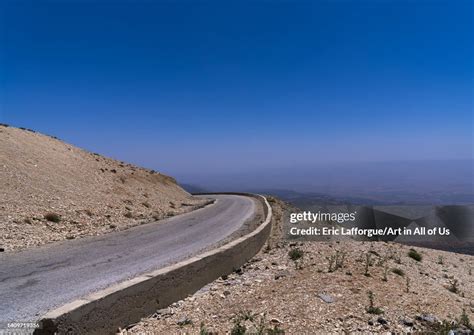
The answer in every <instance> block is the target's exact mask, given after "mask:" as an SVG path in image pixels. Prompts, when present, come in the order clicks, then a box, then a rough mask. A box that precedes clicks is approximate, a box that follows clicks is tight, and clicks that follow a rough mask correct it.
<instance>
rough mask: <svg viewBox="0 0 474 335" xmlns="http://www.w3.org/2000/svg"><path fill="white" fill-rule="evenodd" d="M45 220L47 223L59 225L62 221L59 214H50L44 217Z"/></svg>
mask: <svg viewBox="0 0 474 335" xmlns="http://www.w3.org/2000/svg"><path fill="white" fill-rule="evenodd" d="M44 218H45V219H46V220H47V221H50V222H55V223H59V222H60V221H61V216H60V215H59V214H57V213H53V212H49V213H46V214H45V215H44Z"/></svg>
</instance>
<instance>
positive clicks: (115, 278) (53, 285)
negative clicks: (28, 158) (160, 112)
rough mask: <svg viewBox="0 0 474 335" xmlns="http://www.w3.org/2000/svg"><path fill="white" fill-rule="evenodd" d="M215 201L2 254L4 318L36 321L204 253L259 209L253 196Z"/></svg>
mask: <svg viewBox="0 0 474 335" xmlns="http://www.w3.org/2000/svg"><path fill="white" fill-rule="evenodd" d="M207 197H212V198H215V199H217V201H216V202H215V203H214V204H213V205H209V206H207V207H205V208H202V209H199V210H196V211H193V212H190V213H187V214H182V215H179V216H176V217H173V218H169V219H166V220H163V221H160V222H159V223H150V224H146V225H141V226H137V227H133V228H130V229H127V230H124V231H121V232H114V233H109V234H107V235H103V236H96V237H89V238H83V239H78V240H74V241H65V242H62V243H58V244H52V245H49V246H48V245H47V246H44V247H40V248H33V249H31V250H26V251H21V252H14V253H1V254H0V328H1V323H2V322H11V321H17V322H18V321H36V320H37V319H38V318H39V317H40V316H42V315H44V314H45V313H46V312H47V311H49V310H51V309H54V308H57V307H59V306H61V305H63V304H65V303H68V302H70V301H72V300H75V299H77V298H81V297H84V296H86V295H88V294H90V293H92V292H95V291H98V290H100V289H103V288H106V287H108V286H110V285H112V284H116V283H118V282H121V281H124V280H126V279H129V278H133V277H136V276H138V275H140V274H142V273H145V272H149V271H153V270H156V269H159V268H162V267H165V266H167V265H170V264H172V263H175V262H178V261H181V260H184V259H186V258H189V257H191V256H194V255H196V254H198V253H199V252H200V251H203V250H204V249H206V248H208V247H209V246H212V245H215V244H216V243H217V242H219V241H221V240H222V239H224V238H225V237H226V236H228V235H230V234H231V233H233V232H234V231H236V230H237V229H239V228H240V227H241V226H242V224H243V223H244V222H245V221H247V220H248V219H251V218H252V217H253V216H254V215H255V211H256V206H255V202H254V200H253V199H251V198H248V197H244V196H237V195H212V196H207Z"/></svg>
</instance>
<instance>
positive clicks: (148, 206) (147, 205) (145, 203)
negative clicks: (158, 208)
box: [142, 201, 151, 208]
mask: <svg viewBox="0 0 474 335" xmlns="http://www.w3.org/2000/svg"><path fill="white" fill-rule="evenodd" d="M142 205H143V206H144V207H146V208H150V207H151V206H150V204H149V203H148V202H146V201H145V202H142Z"/></svg>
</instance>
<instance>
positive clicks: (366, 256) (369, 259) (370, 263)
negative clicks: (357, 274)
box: [364, 252, 372, 277]
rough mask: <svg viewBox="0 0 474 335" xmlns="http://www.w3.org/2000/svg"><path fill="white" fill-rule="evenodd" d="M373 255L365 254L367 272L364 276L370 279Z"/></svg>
mask: <svg viewBox="0 0 474 335" xmlns="http://www.w3.org/2000/svg"><path fill="white" fill-rule="evenodd" d="M370 256H371V253H369V252H368V253H366V254H365V272H364V276H366V277H370V273H369V266H371V265H372V261H371V258H370Z"/></svg>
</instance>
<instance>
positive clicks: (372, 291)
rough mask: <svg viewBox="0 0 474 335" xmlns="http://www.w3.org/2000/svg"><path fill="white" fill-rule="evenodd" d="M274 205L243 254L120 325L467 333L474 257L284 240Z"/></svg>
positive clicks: (144, 330)
mask: <svg viewBox="0 0 474 335" xmlns="http://www.w3.org/2000/svg"><path fill="white" fill-rule="evenodd" d="M271 204H272V207H273V209H274V212H275V220H274V221H275V222H274V230H273V232H272V236H271V238H270V240H269V242H268V245H267V246H266V247H265V248H264V249H263V250H262V251H261V252H260V253H259V254H258V255H256V256H255V257H254V258H253V259H252V260H251V261H250V262H248V263H247V264H246V265H245V266H243V267H242V268H241V269H240V270H239V271H237V272H235V273H232V274H231V275H229V276H225V277H223V278H220V279H218V280H216V281H214V282H212V283H210V284H209V285H207V286H206V287H204V288H203V289H201V290H200V291H198V292H197V293H195V294H194V295H192V296H189V297H188V298H186V299H185V300H182V301H179V302H177V303H174V304H173V305H172V306H170V307H169V308H166V309H163V310H160V311H157V312H156V313H155V314H154V315H151V316H150V317H148V318H144V319H142V321H141V322H139V323H138V324H136V325H131V326H130V327H128V328H127V329H125V330H121V333H122V334H203V335H204V334H283V333H285V334H326V333H364V334H365V333H392V332H394V333H436V334H438V333H441V334H443V333H445V334H447V333H448V332H449V330H450V329H455V330H457V331H458V332H459V333H471V330H469V327H468V324H471V327H472V322H473V318H474V314H473V313H474V277H473V275H472V270H473V268H474V257H473V256H466V255H462V254H456V253H450V252H445V251H437V250H430V249H423V248H415V250H416V252H417V253H418V255H421V260H416V259H414V258H417V256H416V255H417V254H416V253H414V252H413V251H411V248H410V247H409V246H404V245H400V244H395V243H383V242H351V241H334V242H304V243H301V242H298V243H294V242H288V241H284V240H281V239H280V229H281V226H280V225H279V222H280V220H279V219H280V217H281V214H282V211H284V210H285V208H287V206H286V205H285V204H283V203H282V202H280V201H278V200H276V199H272V201H271ZM295 250H299V251H295ZM409 253H410V254H411V256H409ZM290 255H291V256H292V257H293V259H292V258H291V257H290ZM298 255H299V256H300V258H298ZM413 257H414V258H413ZM369 296H371V297H372V298H370V297H369ZM370 299H372V303H371V301H370ZM469 320H470V321H469ZM468 321H469V322H468Z"/></svg>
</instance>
